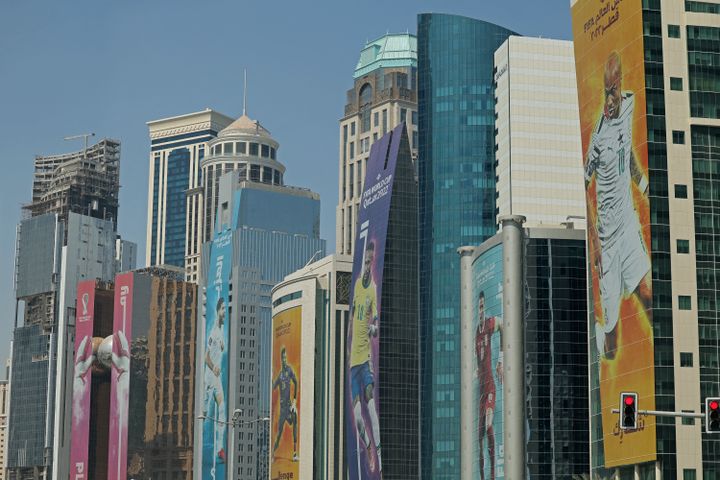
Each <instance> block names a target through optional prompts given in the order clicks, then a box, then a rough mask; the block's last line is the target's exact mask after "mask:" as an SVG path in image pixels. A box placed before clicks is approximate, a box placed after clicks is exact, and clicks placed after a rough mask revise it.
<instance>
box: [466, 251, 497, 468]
mask: <svg viewBox="0 0 720 480" xmlns="http://www.w3.org/2000/svg"><path fill="white" fill-rule="evenodd" d="M472 274H473V297H472V298H473V307H474V308H473V323H474V332H475V341H474V344H475V355H474V356H475V365H473V367H474V368H475V378H474V382H473V386H472V389H473V397H474V402H473V405H477V409H476V412H475V417H474V418H475V421H474V422H473V429H474V430H475V432H476V435H475V442H474V444H473V448H472V452H473V456H474V458H476V459H477V461H476V462H475V466H474V467H473V477H472V478H474V479H481V478H487V479H490V480H495V479H503V478H505V465H504V463H505V451H504V444H503V434H504V432H503V425H504V422H503V387H502V381H503V352H502V326H503V287H502V285H503V246H502V244H500V245H496V246H494V247H492V248H490V249H489V250H488V251H486V252H485V253H483V255H481V256H480V257H479V258H478V259H477V260H476V261H475V263H474V264H473V269H472Z"/></svg>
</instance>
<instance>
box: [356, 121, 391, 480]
mask: <svg viewBox="0 0 720 480" xmlns="http://www.w3.org/2000/svg"><path fill="white" fill-rule="evenodd" d="M404 128H405V124H404V123H401V124H400V125H398V126H397V127H395V129H393V130H392V131H390V132H389V133H388V134H387V135H385V136H383V137H382V138H381V139H380V140H378V141H376V142H375V143H374V144H373V146H372V148H371V150H370V158H369V159H368V162H367V167H366V172H365V182H364V187H363V192H362V197H361V200H360V209H359V212H358V220H357V223H358V231H357V235H356V237H355V254H354V257H353V273H352V284H351V287H350V298H351V306H350V322H351V325H350V326H348V333H347V335H348V337H347V346H348V348H347V352H346V354H347V362H346V365H347V367H346V368H347V371H346V375H347V376H346V379H347V381H346V382H345V383H346V387H345V388H346V391H345V398H346V401H345V412H346V414H345V418H346V431H347V432H348V434H347V435H346V447H345V449H346V452H347V469H348V473H349V478H350V480H356V479H360V478H362V479H373V480H379V479H380V478H382V455H381V452H382V450H381V442H380V440H381V439H380V417H379V411H380V408H379V407H380V397H379V393H380V388H379V384H380V377H379V365H380V362H379V353H380V322H381V320H382V305H381V298H382V295H381V293H382V292H381V290H382V280H383V278H382V277H383V266H384V265H383V264H384V259H385V240H386V237H387V228H388V218H389V214H390V199H391V198H392V187H393V181H394V179H395V165H396V163H397V156H398V151H399V149H400V141H401V137H402V133H403V129H404Z"/></svg>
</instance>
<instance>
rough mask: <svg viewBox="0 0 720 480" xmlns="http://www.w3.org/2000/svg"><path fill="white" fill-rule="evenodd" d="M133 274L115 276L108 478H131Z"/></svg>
mask: <svg viewBox="0 0 720 480" xmlns="http://www.w3.org/2000/svg"><path fill="white" fill-rule="evenodd" d="M133 281H134V274H133V273H132V272H129V273H123V274H120V275H117V276H116V277H115V306H114V309H113V339H112V355H111V368H110V391H111V393H110V438H109V441H108V444H109V449H108V479H109V480H125V479H127V457H128V454H127V445H128V439H127V437H128V408H129V402H128V397H129V391H130V342H131V341H132V308H133V305H132V304H133Z"/></svg>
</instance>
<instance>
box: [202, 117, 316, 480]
mask: <svg viewBox="0 0 720 480" xmlns="http://www.w3.org/2000/svg"><path fill="white" fill-rule="evenodd" d="M209 147H210V155H209V156H208V157H206V158H205V159H204V161H203V164H202V168H203V172H204V174H203V178H204V184H205V192H206V194H205V207H206V215H210V211H211V210H212V209H213V208H216V211H215V212H214V215H213V219H206V223H205V226H206V228H208V229H209V231H208V232H207V233H208V235H210V234H212V241H211V242H206V243H205V245H204V247H203V257H202V261H201V269H200V278H199V280H200V285H201V288H202V292H203V293H202V295H201V298H202V302H201V306H200V309H199V313H198V343H197V345H198V346H197V354H196V358H197V362H198V363H197V373H196V375H197V382H196V393H195V394H196V398H197V399H198V402H197V404H196V417H200V418H199V420H198V421H197V423H196V424H195V427H196V428H195V448H194V454H195V461H194V470H195V478H203V476H207V475H209V474H210V471H214V472H215V473H216V474H217V475H225V473H223V472H227V475H228V477H227V478H235V479H238V480H240V479H255V478H267V477H268V460H269V452H268V451H267V447H268V425H267V419H266V417H267V416H268V415H269V403H270V400H269V396H270V393H269V391H270V389H269V387H270V386H269V383H268V382H266V381H264V380H265V379H267V378H269V374H268V371H269V366H270V350H269V349H270V335H271V327H270V325H271V306H272V304H271V295H270V291H271V289H272V287H273V286H275V284H276V283H277V282H279V281H281V280H282V279H283V277H284V276H285V275H287V274H289V273H290V272H292V271H295V270H297V269H298V268H300V267H302V266H303V265H305V264H307V263H308V262H310V261H312V260H313V259H315V258H317V257H318V256H322V255H324V254H325V241H324V240H322V239H320V199H319V196H318V195H317V194H316V193H314V192H311V191H310V190H308V189H305V188H298V187H290V186H286V185H284V182H283V175H284V172H285V166H284V165H283V164H282V163H280V162H279V161H278V160H277V157H276V154H277V153H276V152H277V149H278V148H279V144H278V142H277V141H275V140H274V139H273V138H272V137H271V136H270V133H269V132H268V131H267V130H266V129H265V128H263V127H262V126H260V124H259V123H258V122H257V121H253V120H251V119H250V118H248V117H247V116H246V115H243V116H241V117H240V118H239V119H237V120H236V121H235V122H233V124H231V125H230V126H228V127H227V128H226V129H225V130H223V131H222V132H221V133H220V134H219V135H218V137H217V139H215V140H213V142H211V143H210V145H209ZM223 422H225V423H223Z"/></svg>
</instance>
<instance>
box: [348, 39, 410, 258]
mask: <svg viewBox="0 0 720 480" xmlns="http://www.w3.org/2000/svg"><path fill="white" fill-rule="evenodd" d="M353 80H354V84H353V88H351V89H350V90H348V92H347V102H346V104H345V112H344V114H343V117H342V118H341V119H340V155H339V168H338V205H337V209H336V221H335V225H336V227H335V229H336V231H335V238H336V247H335V250H336V251H337V252H338V253H339V254H345V255H352V253H353V245H352V242H353V241H354V240H355V238H354V237H355V229H356V224H357V212H358V208H359V204H360V195H361V193H362V189H363V179H364V178H365V168H366V166H367V159H368V155H370V147H371V146H372V144H373V143H374V142H375V141H376V140H377V139H378V138H379V137H382V136H383V135H385V134H386V133H387V132H389V131H390V130H392V129H393V128H395V126H396V125H398V124H399V123H401V122H405V124H406V125H407V128H408V135H409V138H410V148H411V150H412V155H413V160H414V159H416V158H417V143H418V141H417V132H418V130H417V128H418V118H417V38H416V37H415V36H414V35H411V34H407V33H403V34H387V35H384V36H382V37H380V38H378V39H377V40H374V41H372V42H368V43H367V44H366V45H365V47H364V48H363V49H362V51H361V52H360V59H359V60H358V63H357V66H356V67H355V72H354V74H353Z"/></svg>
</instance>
